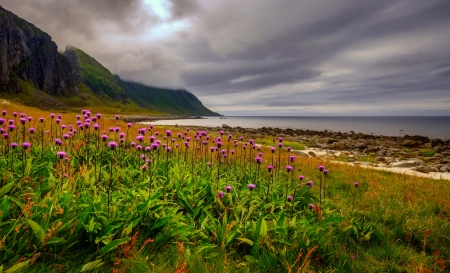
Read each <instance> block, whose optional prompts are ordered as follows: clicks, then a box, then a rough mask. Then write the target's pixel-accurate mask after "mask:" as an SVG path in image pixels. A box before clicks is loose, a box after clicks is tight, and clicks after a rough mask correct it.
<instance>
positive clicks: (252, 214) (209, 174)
mask: <svg viewBox="0 0 450 273" xmlns="http://www.w3.org/2000/svg"><path fill="white" fill-rule="evenodd" d="M4 108H5V110H6V111H8V114H7V115H6V116H5V118H6V119H13V120H14V118H12V116H11V113H12V112H14V111H15V112H18V113H26V114H27V116H32V117H33V121H32V122H31V126H34V127H38V124H34V122H39V121H36V120H38V117H40V116H43V117H45V121H44V122H43V123H42V127H43V128H42V129H43V130H44V132H45V131H47V130H50V127H51V126H53V127H54V126H57V125H55V123H51V122H50V120H51V119H50V117H49V113H46V112H42V111H38V110H35V109H31V108H19V107H18V106H15V105H9V106H5V107H4ZM86 113H87V112H85V114H86ZM94 114H95V113H94ZM92 116H93V115H91V117H92ZM88 119H89V120H91V122H90V124H92V126H93V125H94V124H95V123H98V125H99V126H100V128H99V132H98V133H92V132H93V131H92V130H91V131H89V129H88V128H90V127H88V128H86V126H85V125H84V124H85V123H86V122H87V123H89V122H88V121H86V120H88ZM80 120H82V121H83V123H82V125H81V126H82V127H78V126H77V125H76V121H77V118H76V114H75V113H70V114H67V113H66V114H64V115H63V116H62V121H61V123H60V124H59V125H58V127H57V128H58V129H57V130H58V132H60V133H59V134H58V135H60V134H62V133H68V134H69V132H71V134H72V135H71V136H70V138H68V139H61V144H58V143H59V142H58V143H55V141H54V139H53V138H54V137H53V138H52V137H51V134H50V133H48V134H44V137H43V139H41V138H39V137H35V138H32V139H31V141H30V142H31V147H30V148H28V149H23V148H22V146H21V145H18V147H17V148H15V149H8V148H9V146H7V145H9V142H7V141H3V142H1V145H2V147H0V151H2V153H1V156H0V177H1V184H0V211H1V213H0V254H1V256H0V269H1V270H0V272H1V271H2V270H3V271H6V272H21V271H23V272H79V271H82V272H111V271H112V272H187V271H189V272H250V271H256V272H329V271H334V272H368V271H369V272H370V271H374V272H426V270H432V271H430V272H443V271H444V270H446V269H445V268H444V266H448V265H449V263H448V261H447V260H449V259H450V240H449V238H450V221H449V220H450V191H449V188H450V186H449V183H448V181H443V180H431V179H423V178H419V177H414V176H407V175H402V174H394V173H389V172H382V171H374V170H367V169H362V168H359V167H353V166H348V165H342V164H334V163H332V162H324V161H322V160H321V159H317V158H299V157H297V158H294V157H289V156H290V155H291V154H290V153H289V152H288V151H287V150H286V149H283V148H282V149H279V150H280V152H278V151H275V152H274V153H272V152H271V151H270V150H269V149H270V147H269V146H271V145H272V143H274V142H273V141H272V143H270V144H269V145H267V146H261V147H260V148H259V149H260V152H258V150H257V147H255V148H253V147H252V146H251V145H248V147H247V148H246V149H241V148H240V147H242V146H243V145H246V143H247V142H250V140H246V139H241V138H240V136H231V139H230V141H231V143H233V144H232V145H236V146H235V147H233V148H234V149H233V153H232V152H231V151H230V147H229V145H230V144H228V143H230V142H227V140H222V139H218V137H219V134H218V133H214V132H194V131H192V130H186V131H184V129H183V130H180V131H174V132H173V135H174V136H175V135H178V133H180V136H179V137H176V138H175V137H174V138H173V139H172V138H171V136H172V133H169V132H166V130H167V129H171V130H176V129H173V128H161V127H154V128H153V127H152V129H150V128H147V127H145V128H144V126H140V125H138V124H133V125H131V126H128V125H127V124H125V123H123V122H122V121H121V120H120V119H119V120H118V121H117V120H116V119H113V118H109V119H108V117H107V118H106V119H105V118H104V117H103V118H102V119H101V122H98V120H97V121H93V120H92V118H90V117H86V118H83V117H81V119H80ZM6 124H7V123H5V124H3V125H2V127H3V128H6V127H5V126H6ZM62 124H64V125H66V126H67V127H66V129H62V127H61V125H62ZM69 125H72V131H70V129H69V128H70V127H69ZM39 126H40V125H39ZM117 128H119V129H117ZM52 129H53V130H55V128H52ZM86 129H88V130H86ZM74 130H77V132H76V133H75V132H74ZM119 131H120V132H126V136H123V137H122V136H121V137H120V138H117V136H118V135H119V133H118V132H119ZM158 131H159V132H166V133H165V134H158V133H157V132H158ZM13 133H14V132H13ZM26 134H28V133H27V132H26ZM11 135H13V134H11ZM102 135H103V136H106V137H105V138H104V139H102V137H101V136H102ZM137 136H143V138H142V142H138V145H136V144H132V143H129V142H128V140H134V139H136V137H137ZM164 136H165V137H166V139H164ZM26 139H28V138H26ZM139 139H141V138H139ZM115 140H117V141H118V143H116V144H117V145H118V146H117V147H115V148H114V149H111V147H112V146H111V142H113V141H115ZM119 140H123V141H119ZM233 140H236V142H234V141H233ZM222 142H223V143H224V144H222V145H221V144H220V143H222ZM42 143H43V144H42ZM108 143H109V144H110V145H109V146H108ZM204 143H206V144H204ZM234 143H236V144H234ZM256 143H258V142H257V141H256ZM227 144H228V145H227ZM284 144H285V145H286V146H287V144H286V143H284ZM5 145H6V146H5ZM176 145H178V148H177V146H176ZM113 146H114V145H113ZM138 146H141V148H140V149H138V148H137V147H138ZM164 146H165V147H164ZM291 146H292V145H291ZM145 147H149V148H148V149H145ZM169 147H170V148H171V149H167V148H169ZM211 148H213V149H211ZM216 148H217V149H216ZM276 149H278V145H277V146H276ZM247 150H248V151H247ZM211 151H212V152H211ZM58 152H64V153H58ZM250 152H251V155H252V156H249V155H250ZM57 153H58V154H57ZM259 153H262V154H259ZM278 153H280V156H279V158H280V162H278ZM261 160H262V162H261ZM11 165H12V168H10V166H11ZM260 165H262V166H260ZM268 165H270V166H275V169H271V168H269V169H270V171H268V169H267V168H266V166H268ZM288 165H289V166H295V167H294V168H292V169H290V171H289V172H287V171H286V170H287V169H286V168H285V166H288ZM319 165H325V166H326V169H327V170H328V173H327V174H326V177H325V176H324V173H323V172H320V171H318V170H317V169H318V166H319ZM278 166H280V167H279V170H276V169H277V168H278ZM278 173H280V175H277V174H278ZM300 175H302V176H304V178H302V179H296V178H297V177H299V176H300ZM306 181H313V182H314V186H312V187H310V186H308V185H307V182H306ZM321 181H322V183H323V188H322V189H319V187H317V186H315V185H320V184H321V183H320V182H321ZM355 181H358V182H359V184H358V187H355V186H354V182H355ZM308 183H309V182H308ZM250 185H252V186H250ZM254 186H255V187H254ZM320 200H321V202H320Z"/></svg>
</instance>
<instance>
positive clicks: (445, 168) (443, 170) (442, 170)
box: [439, 166, 448, 173]
mask: <svg viewBox="0 0 450 273" xmlns="http://www.w3.org/2000/svg"><path fill="white" fill-rule="evenodd" d="M439 171H441V172H443V173H446V172H448V167H447V166H444V167H442V168H440V169H439Z"/></svg>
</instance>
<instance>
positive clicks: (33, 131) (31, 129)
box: [28, 128, 36, 134]
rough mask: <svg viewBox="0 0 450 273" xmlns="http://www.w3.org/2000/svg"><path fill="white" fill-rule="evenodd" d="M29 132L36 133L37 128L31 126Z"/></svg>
mask: <svg viewBox="0 0 450 273" xmlns="http://www.w3.org/2000/svg"><path fill="white" fill-rule="evenodd" d="M28 132H29V133H30V134H34V133H36V129H34V128H30V129H28Z"/></svg>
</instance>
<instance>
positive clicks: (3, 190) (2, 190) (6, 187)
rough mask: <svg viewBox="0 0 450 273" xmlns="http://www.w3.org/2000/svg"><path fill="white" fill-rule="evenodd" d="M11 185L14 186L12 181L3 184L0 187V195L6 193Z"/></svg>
mask: <svg viewBox="0 0 450 273" xmlns="http://www.w3.org/2000/svg"><path fill="white" fill-rule="evenodd" d="M13 186H14V182H11V183H8V184H6V185H5V186H3V187H2V188H1V189H0V197H2V196H3V195H5V194H7V193H8V192H9V191H10V190H11V189H12V187H13Z"/></svg>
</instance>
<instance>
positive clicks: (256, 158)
mask: <svg viewBox="0 0 450 273" xmlns="http://www.w3.org/2000/svg"><path fill="white" fill-rule="evenodd" d="M255 160H256V163H258V164H261V163H262V158H261V157H259V156H257V157H255Z"/></svg>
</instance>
